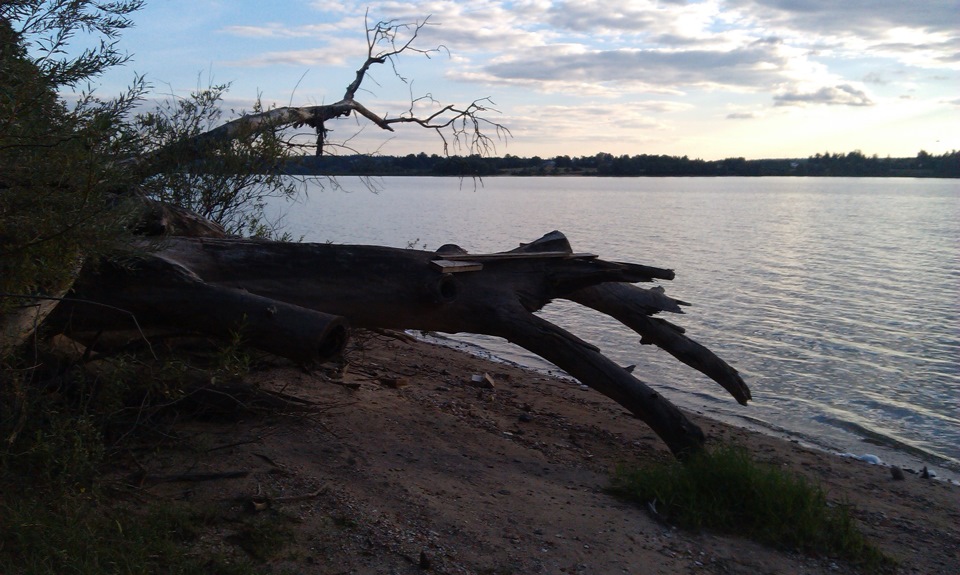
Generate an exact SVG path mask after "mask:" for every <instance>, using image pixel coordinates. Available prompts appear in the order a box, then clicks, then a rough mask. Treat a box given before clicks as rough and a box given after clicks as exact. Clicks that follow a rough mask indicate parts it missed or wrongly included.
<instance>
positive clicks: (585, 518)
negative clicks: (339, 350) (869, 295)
mask: <svg viewBox="0 0 960 575" xmlns="http://www.w3.org/2000/svg"><path fill="white" fill-rule="evenodd" d="M345 358H346V362H345V363H343V364H342V365H326V366H323V367H322V368H319V369H314V370H304V369H302V368H300V367H296V366H291V365H284V364H279V363H278V364H275V365H267V366H260V367H259V368H258V369H255V370H253V372H252V373H250V374H249V375H248V376H247V378H248V382H252V383H254V384H256V385H257V386H259V387H260V388H261V389H264V390H271V391H273V392H275V393H276V394H278V395H277V397H282V398H285V399H286V400H287V401H288V402H289V405H290V406H291V407H290V409H289V410H288V411H289V412H288V413H284V410H283V409H280V410H273V413H271V414H269V415H267V414H264V415H260V416H250V417H244V418H242V419H240V420H232V419H229V418H228V419H227V420H222V421H219V420H206V421H203V422H199V421H189V420H188V421H184V422H182V423H181V424H179V426H178V429H179V433H180V435H181V437H185V438H190V440H189V441H190V442H191V443H196V444H198V445H202V446H204V447H203V449H192V450H189V449H187V450H174V451H158V452H157V453H156V454H155V455H153V456H152V457H150V458H147V459H146V460H143V461H141V462H140V463H141V465H142V466H143V471H144V473H145V474H152V475H155V476H160V475H163V474H173V473H180V472H183V471H184V470H189V471H191V472H202V473H214V474H215V473H225V472H231V471H236V470H241V471H244V472H246V473H245V475H244V476H241V477H235V478H224V479H221V480H217V481H203V482H191V483H190V484H184V483H177V482H166V481H165V482H158V483H156V484H154V485H148V486H146V487H145V489H146V490H147V491H148V493H149V494H150V495H151V496H153V497H156V498H159V499H160V500H163V499H164V498H170V499H185V498H186V499H188V500H189V501H190V502H193V503H195V502H215V503H216V504H217V505H221V506H226V507H229V508H230V509H225V510H224V512H228V511H229V512H235V513H238V514H241V513H249V512H250V511H249V505H250V504H251V502H254V503H257V502H259V503H260V504H259V505H255V508H259V509H263V508H265V507H267V506H269V509H267V510H266V511H265V512H269V513H279V514H281V516H282V517H283V518H286V519H289V520H290V521H289V522H288V523H289V527H288V528H289V529H291V532H290V534H289V536H287V537H286V539H287V543H286V547H285V550H284V552H282V553H280V554H278V555H277V556H275V557H273V558H271V559H270V560H269V561H268V564H269V566H270V567H271V568H272V569H273V571H274V572H276V571H279V570H280V569H284V568H285V569H292V570H293V571H294V572H305V573H358V574H367V573H369V574H381V573H383V574H386V573H398V574H400V573H488V574H507V573H516V574H522V573H603V574H605V573H658V574H674V573H676V574H679V573H742V574H756V573H765V574H781V573H782V574H820V573H823V574H826V573H831V574H833V573H855V572H857V571H856V570H855V568H853V567H852V566H850V565H846V564H844V563H843V562H840V561H836V560H834V559H831V558H829V557H811V556H808V555H803V554H800V553H797V552H796V551H793V550H775V549H770V548H767V547H764V546H762V545H759V544H757V543H754V542H751V541H749V540H746V539H743V538H739V537H736V536H731V535H720V534H715V533H709V532H701V533H694V532H689V531H684V530H680V529H677V528H674V527H672V526H670V525H667V524H664V523H662V522H660V521H658V519H657V518H656V517H654V516H653V515H652V514H650V513H649V512H648V511H647V510H645V509H643V508H641V507H639V506H637V505H635V504H631V503H627V502H624V501H622V500H620V499H618V498H616V497H615V496H613V495H611V494H610V493H609V492H608V489H607V488H608V487H609V485H610V477H611V473H612V471H613V469H614V468H615V467H616V466H617V465H619V464H636V463H643V462H657V461H667V460H668V459H669V458H670V454H669V452H668V451H667V450H666V448H665V446H664V445H663V443H662V442H661V441H660V440H659V439H658V438H657V437H656V436H655V435H654V434H653V432H652V431H650V429H649V428H647V427H646V426H645V425H644V424H643V423H642V422H641V421H639V420H637V419H636V418H634V417H633V416H632V415H630V414H629V413H627V412H626V411H625V410H624V409H623V408H622V407H620V406H619V405H618V404H616V403H614V402H613V401H611V400H609V399H607V398H606V397H604V396H602V395H600V394H599V393H597V392H595V391H593V390H591V389H589V388H586V387H585V386H580V385H578V384H576V383H573V382H570V381H569V380H565V379H557V378H553V377H550V376H549V375H546V374H543V373H538V372H534V371H529V370H526V369H523V368H520V367H517V366H514V365H510V364H505V363H497V362H492V361H490V360H487V359H484V358H480V357H476V356H473V355H468V354H466V353H463V352H461V351H458V350H456V349H450V348H446V347H442V346H437V345H432V344H429V343H425V342H422V341H412V340H407V339H406V338H403V339H397V338H394V337H387V336H384V335H361V336H359V337H355V338H354V340H353V342H352V343H351V346H350V348H349V350H348V351H347V353H346V356H345ZM637 375H638V376H640V377H641V378H642V374H637ZM474 376H480V377H474ZM484 376H487V377H484ZM477 379H479V380H480V381H474V380H477ZM744 409H747V410H748V409H749V407H745V408H744ZM690 415H691V417H692V418H693V419H694V421H696V423H697V424H699V425H700V426H701V427H702V429H703V430H704V432H705V433H706V434H707V436H708V438H709V439H708V441H709V442H710V443H718V442H727V443H734V444H737V445H740V446H743V447H745V448H746V449H748V450H749V451H750V452H751V453H752V454H753V455H754V456H755V457H756V459H758V460H759V461H762V462H766V463H770V464H773V465H777V466H782V467H784V468H787V469H789V470H790V471H794V472H797V473H800V474H803V475H804V476H806V477H807V478H809V479H811V480H813V481H815V482H818V483H819V484H820V485H821V486H822V487H823V488H824V490H825V491H826V492H827V494H828V497H829V499H830V500H831V501H832V502H835V503H837V504H840V503H849V504H852V505H853V508H854V511H853V514H854V517H855V518H856V520H857V522H858V523H859V525H860V527H861V529H862V530H863V532H864V534H865V535H866V536H867V537H868V538H869V539H870V541H872V542H873V543H874V544H875V545H877V546H878V547H879V548H880V549H882V550H883V551H884V552H885V553H887V554H888V555H890V556H893V557H894V558H896V559H897V560H898V561H899V568H898V569H899V571H898V572H901V573H920V574H939V573H944V574H948V573H958V572H960V527H958V526H960V487H957V486H956V485H953V484H951V483H949V482H946V481H940V480H936V479H924V478H921V477H920V476H919V474H918V473H915V472H916V471H919V470H907V471H906V473H905V479H903V480H895V479H894V478H893V477H892V474H891V470H890V468H888V467H885V466H882V465H871V464H868V463H865V462H862V461H858V460H854V459H851V458H842V457H839V456H837V455H835V454H830V453H826V452H822V451H817V450H813V449H810V448H807V447H804V446H801V445H799V444H798V443H795V442H792V441H790V440H789V439H786V438H778V437H774V436H770V435H763V434H759V433H756V432H752V431H748V430H744V429H740V428H736V427H732V426H729V425H726V424H722V423H719V422H716V421H712V420H709V419H706V418H704V417H702V416H699V415H697V414H690ZM264 502H266V503H264ZM230 537H231V533H230V527H229V523H228V524H225V525H220V526H219V527H217V528H216V532H214V533H211V534H209V536H208V537H207V539H208V543H209V544H210V545H213V546H218V545H219V544H218V543H217V541H219V540H223V541H226V540H229V538H230ZM224 548H226V547H224ZM235 552H237V553H240V551H237V550H235Z"/></svg>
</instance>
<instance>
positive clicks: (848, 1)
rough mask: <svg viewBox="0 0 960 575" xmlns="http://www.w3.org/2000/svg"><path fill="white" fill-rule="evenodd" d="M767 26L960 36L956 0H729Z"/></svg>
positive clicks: (827, 31)
mask: <svg viewBox="0 0 960 575" xmlns="http://www.w3.org/2000/svg"><path fill="white" fill-rule="evenodd" d="M726 4H727V6H730V7H734V8H739V9H741V10H743V11H744V12H745V13H747V14H749V15H751V16H752V17H754V18H756V19H758V20H762V21H764V22H766V23H767V25H768V26H769V25H773V26H777V27H782V28H787V29H792V30H802V31H807V32H813V33H815V34H818V35H820V34H831V35H845V34H851V33H853V34H858V35H865V36H875V37H878V38H879V37H883V36H884V35H885V33H886V32H887V31H888V30H890V29H892V28H898V27H908V28H915V29H919V30H924V31H927V32H946V33H948V34H950V35H953V36H956V35H957V3H956V1H955V0H924V1H923V2H919V3H918V2H904V1H903V0H844V1H842V2H838V1H837V0H803V1H797V0H727V1H726Z"/></svg>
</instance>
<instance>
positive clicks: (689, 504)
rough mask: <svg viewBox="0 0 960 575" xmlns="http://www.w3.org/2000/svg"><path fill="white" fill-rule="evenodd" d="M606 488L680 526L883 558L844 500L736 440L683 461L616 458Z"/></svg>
mask: <svg viewBox="0 0 960 575" xmlns="http://www.w3.org/2000/svg"><path fill="white" fill-rule="evenodd" d="M612 491H613V492H614V493H616V494H619V495H621V496H623V497H625V498H627V499H630V500H633V501H636V502H639V503H642V504H643V505H646V506H648V509H650V510H651V512H654V513H655V514H656V516H657V517H658V518H660V519H663V520H665V521H668V522H670V523H674V524H677V525H679V526H682V527H684V528H689V529H710V530H714V531H718V532H723V533H730V534H735V535H741V536H744V537H748V538H751V539H754V540H756V541H759V542H761V543H764V544H767V545H771V546H773V547H776V548H780V549H789V550H800V551H803V552H807V553H822V554H827V555H835V556H838V557H841V558H844V559H847V560H850V561H853V562H854V563H862V564H867V565H870V566H873V567H878V566H882V565H888V564H890V560H889V559H888V558H886V557H884V556H883V555H882V554H881V553H880V552H879V551H878V550H877V549H875V548H874V547H872V546H871V545H870V544H869V543H868V542H867V541H866V540H865V538H864V537H863V535H862V534H861V533H860V531H859V530H858V529H857V526H856V524H855V522H854V519H853V517H852V515H851V513H850V507H849V505H846V504H834V503H832V502H830V501H828V499H827V496H826V493H825V492H824V491H823V489H822V488H821V487H819V486H818V485H816V484H814V483H811V482H810V481H808V480H807V479H806V478H804V477H803V476H801V475H796V474H792V473H789V472H787V471H784V470H783V469H780V468H778V467H775V466H773V465H766V464H761V463H757V462H756V461H754V460H753V458H751V457H750V454H749V453H748V452H747V451H746V450H745V449H742V448H738V447H731V446H723V447H719V448H716V449H713V450H705V451H704V452H702V453H699V454H696V455H694V456H692V457H690V458H689V459H688V460H686V461H684V462H682V463H681V462H670V463H665V464H659V465H648V466H643V467H627V466H620V467H619V468H618V469H617V470H616V472H615V474H614V477H613V482H612Z"/></svg>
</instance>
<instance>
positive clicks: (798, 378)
mask: <svg viewBox="0 0 960 575" xmlns="http://www.w3.org/2000/svg"><path fill="white" fill-rule="evenodd" d="M341 184H343V185H345V186H346V187H347V188H348V189H350V190H352V192H350V193H345V192H342V191H331V190H323V189H321V188H319V187H312V188H311V189H310V190H309V197H308V199H307V200H305V201H303V202H302V203H299V204H296V205H294V206H292V207H289V208H288V214H287V217H286V222H285V223H286V227H287V229H288V230H289V231H291V232H293V233H294V235H303V236H304V239H305V240H306V241H319V242H323V241H332V242H336V243H367V244H379V245H388V246H396V247H408V246H410V245H413V246H415V247H417V248H424V247H426V249H430V250H433V249H436V248H437V247H439V246H440V245H442V244H445V243H448V242H452V243H456V244H459V245H460V246H461V247H463V248H465V249H467V250H468V251H470V252H475V253H481V252H492V251H502V250H505V249H510V248H513V247H516V246H517V245H518V243H520V242H526V241H530V240H533V239H535V238H537V237H539V236H540V235H542V234H544V233H546V232H549V231H551V230H554V229H557V230H560V231H562V232H564V233H565V234H566V235H567V237H568V238H569V239H570V242H571V244H572V245H573V247H574V250H575V251H588V252H593V253H597V254H600V256H601V257H602V258H604V259H610V260H620V261H629V262H635V263H643V264H649V265H655V266H661V267H669V268H672V269H674V270H676V272H677V278H676V279H675V280H674V281H672V282H664V284H665V287H666V289H667V293H668V294H670V295H672V296H674V297H677V298H680V299H683V300H685V301H688V302H691V303H692V304H693V305H692V306H691V307H689V308H687V312H686V314H685V315H674V314H668V315H667V316H666V317H667V319H670V320H671V321H674V322H675V323H679V324H680V325H682V326H684V327H686V328H687V330H688V335H690V336H691V337H693V338H694V339H696V340H698V341H700V342H701V343H704V344H706V345H707V346H708V347H710V348H711V349H713V350H714V351H715V352H717V353H718V354H719V355H720V356H721V357H723V358H724V359H726V360H727V361H728V362H730V363H731V364H733V365H734V366H735V367H736V368H737V369H738V370H739V371H740V372H741V373H742V374H743V376H744V379H745V380H746V381H747V383H748V385H749V386H750V387H751V389H752V391H753V396H754V401H753V402H751V404H750V405H749V406H748V407H741V406H739V405H738V404H737V403H736V402H735V401H733V399H732V398H730V397H729V396H726V395H724V394H725V392H724V391H723V390H722V389H721V388H720V387H719V386H717V385H716V384H714V383H713V382H711V381H710V380H708V379H707V378H705V377H703V376H701V375H700V374H699V373H697V372H694V371H693V370H691V369H689V368H687V367H685V366H683V365H682V364H680V363H678V362H676V361H675V360H674V359H673V358H672V357H670V356H669V355H667V354H666V353H664V352H661V351H659V350H656V349H655V348H652V347H649V346H644V347H643V348H642V349H641V348H640V346H639V345H637V341H638V337H637V336H636V335H635V334H633V333H632V332H630V331H629V330H626V329H625V328H623V327H622V326H620V325H619V324H617V323H616V322H614V321H612V320H609V319H608V318H606V317H604V316H600V315H599V314H596V313H595V312H591V311H589V310H582V309H579V308H578V307H577V306H575V305H573V304H569V303H566V302H559V303H557V304H552V305H551V306H550V307H548V308H547V309H546V310H545V311H544V312H543V313H544V315H545V316H547V317H548V318H549V319H551V321H554V322H555V323H558V324H560V325H562V326H564V327H566V328H568V329H570V330H571V331H573V332H574V333H576V334H577V335H579V336H581V337H583V338H584V339H587V340H588V341H591V342H592V343H595V344H597V345H599V346H600V347H601V348H602V349H603V350H604V352H605V353H606V354H607V355H608V356H610V357H611V358H612V359H614V360H615V361H617V362H621V363H622V364H637V369H636V371H635V374H637V375H638V377H640V378H641V379H644V380H645V381H647V382H648V383H650V384H651V385H653V386H655V387H657V388H658V389H660V390H661V391H663V392H664V394H665V395H667V396H669V397H670V398H671V399H672V400H673V401H675V402H677V403H678V404H680V405H683V406H684V407H686V408H688V409H694V410H697V411H701V412H704V413H707V414H710V415H713V416H716V417H720V418H722V419H726V420H733V421H735V422H739V423H741V424H745V425H749V426H752V427H759V428H761V429H764V430H766V431H768V432H770V433H775V434H788V435H790V436H791V437H794V438H797V439H800V440H801V441H803V442H806V443H811V444H815V445H818V446H820V447H824V448H826V449H830V450H834V451H837V452H846V453H854V454H861V455H862V454H865V453H872V454H877V455H879V456H880V457H881V458H882V459H883V460H884V461H888V462H891V463H897V464H901V465H906V466H908V467H914V468H917V467H918V466H919V465H930V464H934V465H937V466H938V467H939V468H940V470H941V475H946V476H948V477H949V476H952V477H956V476H957V472H960V182H957V181H950V180H914V179H839V178H838V179H826V178H809V179H806V178H676V179H672V178H664V179H654V178H631V179H599V178H489V179H486V180H484V181H483V182H482V185H481V184H480V183H476V184H475V183H474V182H472V181H470V180H466V181H463V182H461V181H460V180H457V179H453V178H384V179H381V180H379V181H378V184H379V187H380V188H381V190H380V191H379V192H378V193H371V192H369V191H367V190H366V188H364V186H363V185H362V184H360V183H358V182H356V181H355V180H350V179H344V180H341ZM470 341H472V342H473V343H475V344H477V345H480V346H482V347H484V348H486V349H487V350H490V351H492V352H493V353H495V354H497V355H499V356H501V357H504V358H506V359H510V360H513V361H517V362H520V363H524V364H527V365H530V366H533V367H541V368H544V367H549V366H547V365H545V364H544V363H543V362H542V361H541V360H539V359H538V358H536V357H532V356H530V355H529V354H527V353H526V352H524V351H523V350H518V349H516V348H513V347H512V346H510V345H509V344H504V343H502V342H500V341H499V340H495V339H493V338H471V339H470Z"/></svg>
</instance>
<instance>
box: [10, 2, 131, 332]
mask: <svg viewBox="0 0 960 575" xmlns="http://www.w3.org/2000/svg"><path fill="white" fill-rule="evenodd" d="M137 5H138V3H137V2H114V3H111V4H109V5H99V4H94V3H92V2H27V1H18V2H4V3H3V4H0V86H3V89H2V90H0V293H3V294H11V293H13V294H34V293H37V292H41V293H54V294H56V293H59V292H60V291H61V290H62V289H63V288H64V287H65V285H69V283H70V281H71V280H72V277H73V275H74V274H75V272H76V270H77V268H78V266H79V263H80V262H81V261H82V259H83V258H84V257H85V256H89V255H92V254H97V253H102V252H103V251H105V250H106V249H107V248H108V247H115V245H116V244H117V242H118V239H119V238H120V236H121V231H122V229H123V224H124V217H123V214H124V212H123V211H122V210H120V209H118V206H117V205H116V204H117V196H116V195H115V192H117V191H119V190H121V189H123V188H124V187H125V186H126V185H127V184H129V183H130V180H129V177H128V174H127V173H126V172H125V171H124V170H122V169H120V167H119V166H118V165H116V163H115V162H112V161H111V160H113V159H115V158H117V157H118V156H122V155H129V154H131V153H132V150H133V149H134V144H135V137H134V134H133V133H132V132H131V131H130V129H129V127H128V126H127V125H126V123H125V121H124V118H125V117H126V116H127V114H128V113H129V112H130V110H131V109H132V107H133V106H134V105H135V104H136V102H137V101H138V100H139V98H140V97H141V95H142V93H143V89H144V85H143V82H142V81H141V80H139V79H135V81H134V83H133V85H132V87H131V88H130V89H129V90H128V91H127V92H126V93H125V94H122V95H120V96H119V97H117V98H115V99H112V100H107V101H102V100H100V99H98V98H96V97H94V96H93V95H91V94H87V93H80V94H78V95H77V98H78V99H77V102H76V104H75V105H74V106H73V107H72V108H68V107H67V106H66V104H64V103H63V102H62V101H61V100H60V99H59V96H58V93H59V92H60V91H61V90H63V89H67V88H70V87H72V86H75V85H77V84H78V83H80V82H81V81H83V80H85V79H89V78H91V77H93V76H95V75H96V74H98V73H101V72H103V71H104V70H105V69H106V68H108V67H110V66H112V65H115V64H117V63H119V62H122V61H123V60H124V56H123V55H121V54H120V53H119V52H117V50H116V48H115V46H114V44H113V43H110V42H102V43H101V44H100V46H99V47H98V48H93V49H89V50H85V51H83V52H82V53H81V54H80V55H79V56H76V57H73V58H69V57H67V56H65V55H64V54H65V52H64V44H65V42H66V41H67V40H68V39H70V38H71V37H72V36H73V34H75V33H76V32H77V31H78V30H90V31H95V32H97V33H99V34H102V35H103V36H105V37H107V38H109V37H112V36H113V35H114V34H116V33H117V32H118V31H119V30H120V29H122V28H124V27H126V26H127V25H129V22H128V21H127V20H126V19H125V15H126V14H127V13H128V12H129V11H130V10H132V9H135V8H136V7H137ZM71 19H72V20H71ZM14 25H18V26H19V29H18V28H15V27H14ZM28 48H32V50H28ZM16 303H17V302H16V301H15V300H12V299H10V298H6V297H3V298H0V315H2V314H3V313H4V312H5V311H8V310H9V309H10V308H11V307H12V306H14V305H16Z"/></svg>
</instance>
